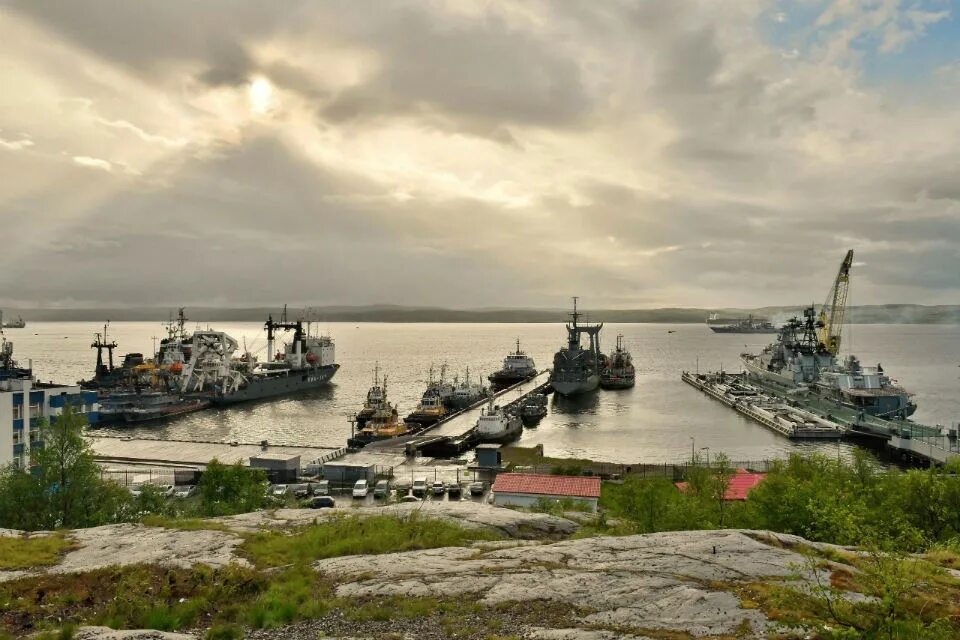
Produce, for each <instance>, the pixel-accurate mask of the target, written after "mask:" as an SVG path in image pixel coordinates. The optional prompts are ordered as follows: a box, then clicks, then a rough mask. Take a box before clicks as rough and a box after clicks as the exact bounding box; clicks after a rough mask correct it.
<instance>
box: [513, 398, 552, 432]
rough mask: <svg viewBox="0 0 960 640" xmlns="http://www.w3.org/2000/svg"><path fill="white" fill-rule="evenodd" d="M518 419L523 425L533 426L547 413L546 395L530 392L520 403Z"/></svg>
mask: <svg viewBox="0 0 960 640" xmlns="http://www.w3.org/2000/svg"><path fill="white" fill-rule="evenodd" d="M519 413H520V420H521V421H522V422H523V426H525V427H535V426H537V423H539V422H540V420H542V419H543V417H544V416H545V415H547V396H545V395H543V394H542V393H532V394H530V395H529V396H527V397H526V398H524V399H523V401H522V402H521V403H520V412H519Z"/></svg>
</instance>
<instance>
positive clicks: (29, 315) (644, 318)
mask: <svg viewBox="0 0 960 640" xmlns="http://www.w3.org/2000/svg"><path fill="white" fill-rule="evenodd" d="M802 307H803V305H798V306H795V307H762V308H759V309H733V308H726V309H691V308H665V309H585V310H584V312H585V314H586V317H587V318H588V319H589V320H590V321H592V322H600V321H603V322H664V323H699V322H704V320H705V319H706V317H707V316H708V315H709V314H711V313H719V314H720V315H721V316H723V317H739V316H746V315H748V314H753V315H754V316H758V317H763V318H770V319H772V320H774V321H781V320H784V319H786V318H788V317H790V316H793V315H798V314H799V313H800V311H801V309H802ZM171 311H173V312H175V311H176V310H175V309H173V310H171V309H169V308H157V307H154V308H143V307H141V308H135V307H131V308H123V309H12V308H8V309H4V316H5V317H6V318H8V319H11V318H16V317H17V316H22V317H23V319H24V320H26V321H27V322H28V323H29V322H31V321H93V322H102V321H104V320H112V321H133V320H139V321H146V320H150V321H158V322H159V321H163V320H166V319H167V318H168V317H169V316H170V313H171ZM280 312H281V310H280V309H277V308H266V307H251V308H215V307H189V308H187V317H188V318H189V319H190V321H191V322H215V321H218V322H231V321H234V322H244V321H254V322H256V321H262V320H265V319H266V317H267V315H268V314H271V313H272V314H273V317H274V318H275V319H276V318H277V317H278V316H279V315H280ZM568 312H569V311H568V310H567V309H443V308H439V307H404V306H398V305H371V306H352V307H351V306H330V307H310V308H309V314H306V313H305V310H304V309H303V308H293V307H291V308H290V309H289V311H288V314H289V316H290V317H291V318H295V317H306V316H307V315H309V317H310V318H312V319H316V320H319V321H323V322H563V321H564V320H566V319H567V317H568V315H567V314H568ZM847 318H848V320H849V321H850V322H853V323H857V324H960V305H940V306H926V305H917V304H885V305H865V306H856V307H850V308H848V309H847Z"/></svg>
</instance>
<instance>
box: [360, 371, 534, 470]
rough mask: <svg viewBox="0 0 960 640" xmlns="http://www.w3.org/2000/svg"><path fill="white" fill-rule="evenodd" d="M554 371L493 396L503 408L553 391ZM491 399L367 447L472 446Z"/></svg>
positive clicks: (446, 450) (435, 449) (447, 450)
mask: <svg viewBox="0 0 960 640" xmlns="http://www.w3.org/2000/svg"><path fill="white" fill-rule="evenodd" d="M549 387H550V372H549V371H541V372H540V373H538V374H537V375H536V376H535V377H533V378H531V379H530V380H527V381H526V382H520V383H518V384H515V385H514V386H512V387H509V388H507V389H504V390H503V391H500V392H498V393H496V394H495V395H494V396H493V402H494V404H497V405H499V406H501V407H506V406H510V405H513V404H516V403H517V402H520V401H521V400H523V399H524V398H525V397H527V396H528V395H530V394H533V393H549ZM488 403H489V400H483V401H481V402H477V403H476V404H474V405H472V406H470V407H469V408H467V409H464V410H463V411H460V412H457V413H455V414H453V415H451V416H449V417H448V418H446V419H444V420H441V421H440V422H438V423H437V424H435V425H433V426H432V427H429V428H428V429H426V430H424V431H421V432H420V433H418V434H416V435H414V436H410V437H407V438H393V439H390V440H381V441H380V442H373V443H370V444H368V445H367V446H366V447H364V449H367V450H380V451H383V450H389V449H398V448H399V449H403V450H405V451H406V452H407V454H408V455H415V454H416V453H417V452H421V451H422V452H425V453H427V454H428V455H434V454H439V455H456V454H458V453H462V452H463V451H465V450H466V449H469V448H470V447H471V446H472V445H473V444H474V442H473V440H472V437H471V436H472V432H473V428H474V427H475V426H476V424H477V419H478V418H479V417H480V414H481V413H482V412H483V411H484V409H485V408H486V407H487V405H488Z"/></svg>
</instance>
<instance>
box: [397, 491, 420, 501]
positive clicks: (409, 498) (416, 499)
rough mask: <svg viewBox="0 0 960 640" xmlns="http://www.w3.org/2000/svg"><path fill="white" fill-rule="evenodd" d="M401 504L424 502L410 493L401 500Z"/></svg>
mask: <svg viewBox="0 0 960 640" xmlns="http://www.w3.org/2000/svg"><path fill="white" fill-rule="evenodd" d="M400 502H423V500H421V499H420V498H418V497H417V496H415V495H413V494H412V493H408V494H407V495H405V496H403V497H402V498H400Z"/></svg>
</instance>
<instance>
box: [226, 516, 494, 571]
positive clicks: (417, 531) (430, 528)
mask: <svg viewBox="0 0 960 640" xmlns="http://www.w3.org/2000/svg"><path fill="white" fill-rule="evenodd" d="M497 539H500V536H498V535H497V534H495V533H493V532H490V531H487V530H480V529H464V528H463V527H460V526H458V525H456V524H452V523H449V522H445V521H443V520H437V519H432V518H421V517H418V516H417V515H416V514H412V515H411V516H410V517H408V518H398V517H394V516H375V517H369V518H360V517H356V516H341V517H338V518H334V519H332V520H330V521H328V522H325V523H323V524H317V525H312V526H308V527H305V528H302V529H299V530H297V531H296V532H294V533H287V532H282V531H264V532H262V533H257V534H254V535H253V536H250V537H248V538H247V541H246V542H245V543H244V544H243V545H241V547H240V551H241V553H243V554H244V555H245V556H246V557H247V558H248V559H249V560H251V561H252V562H253V563H254V564H256V566H258V567H282V566H288V565H300V564H309V563H311V562H314V561H316V560H320V559H323V558H334V557H339V556H348V555H360V554H381V553H393V552H398V551H411V550H415V549H433V548H436V547H455V546H463V545H466V544H469V543H471V542H474V541H476V540H497Z"/></svg>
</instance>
